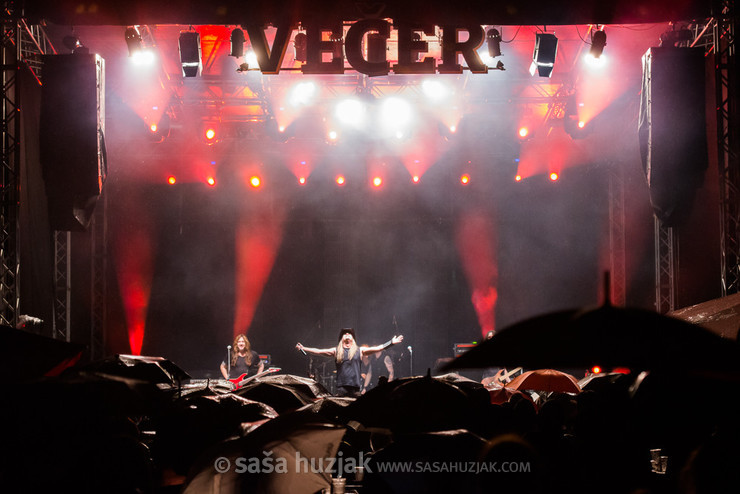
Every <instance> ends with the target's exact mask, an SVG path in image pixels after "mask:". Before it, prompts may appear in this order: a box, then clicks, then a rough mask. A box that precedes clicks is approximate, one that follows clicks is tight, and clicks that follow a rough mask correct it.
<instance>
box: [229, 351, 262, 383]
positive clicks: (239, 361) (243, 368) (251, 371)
mask: <svg viewBox="0 0 740 494" xmlns="http://www.w3.org/2000/svg"><path fill="white" fill-rule="evenodd" d="M251 354H252V363H251V365H247V362H246V359H245V358H244V357H241V356H240V357H236V364H234V365H232V366H231V371H230V372H229V378H230V379H236V378H237V377H239V376H241V375H242V374H246V376H245V377H249V376H253V375H255V374H257V372H258V371H259V368H260V356H259V354H258V353H257V352H255V351H254V350H252V351H251Z"/></svg>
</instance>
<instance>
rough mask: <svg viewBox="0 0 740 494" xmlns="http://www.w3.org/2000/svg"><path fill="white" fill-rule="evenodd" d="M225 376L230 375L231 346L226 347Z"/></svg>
mask: <svg viewBox="0 0 740 494" xmlns="http://www.w3.org/2000/svg"><path fill="white" fill-rule="evenodd" d="M226 374H228V375H231V345H226Z"/></svg>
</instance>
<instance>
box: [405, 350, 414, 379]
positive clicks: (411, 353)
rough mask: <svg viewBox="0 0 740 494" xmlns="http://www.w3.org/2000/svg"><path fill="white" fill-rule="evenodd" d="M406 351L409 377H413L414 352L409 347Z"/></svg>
mask: <svg viewBox="0 0 740 494" xmlns="http://www.w3.org/2000/svg"><path fill="white" fill-rule="evenodd" d="M407 350H408V351H409V377H414V351H413V350H412V349H411V346H410V345H409V347H408V348H407Z"/></svg>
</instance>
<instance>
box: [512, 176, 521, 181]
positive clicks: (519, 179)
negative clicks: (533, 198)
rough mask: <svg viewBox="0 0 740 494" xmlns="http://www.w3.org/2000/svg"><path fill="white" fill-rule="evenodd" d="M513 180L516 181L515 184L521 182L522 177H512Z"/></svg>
mask: <svg viewBox="0 0 740 494" xmlns="http://www.w3.org/2000/svg"><path fill="white" fill-rule="evenodd" d="M514 180H516V181H517V182H521V181H522V176H521V175H517V176H516V177H514Z"/></svg>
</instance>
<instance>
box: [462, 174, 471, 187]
mask: <svg viewBox="0 0 740 494" xmlns="http://www.w3.org/2000/svg"><path fill="white" fill-rule="evenodd" d="M460 183H461V184H463V185H468V184H469V183H470V175H468V174H464V175H462V176H461V177H460Z"/></svg>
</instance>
